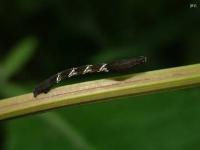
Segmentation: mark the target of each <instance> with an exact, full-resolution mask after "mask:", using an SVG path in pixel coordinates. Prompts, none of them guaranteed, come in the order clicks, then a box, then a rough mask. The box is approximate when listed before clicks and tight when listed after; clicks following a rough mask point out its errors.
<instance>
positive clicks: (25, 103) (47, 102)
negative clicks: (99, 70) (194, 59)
mask: <svg viewBox="0 0 200 150" xmlns="http://www.w3.org/2000/svg"><path fill="white" fill-rule="evenodd" d="M193 85H200V64H194V65H188V66H182V67H175V68H169V69H162V70H155V71H148V72H143V73H136V74H130V75H125V76H119V77H115V78H109V79H101V80H95V81H89V82H83V83H78V84H72V85H66V86H62V87H58V88H55V89H52V90H51V91H50V92H49V93H47V94H41V95H38V96H37V97H36V98H34V97H33V94H32V93H29V94H25V95H21V96H16V97H12V98H7V99H3V100H0V120H4V119H8V118H12V117H17V116H22V115H26V114H30V113H34V112H39V111H44V110H48V109H54V108H58V107H62V106H68V105H74V104H80V103H90V102H94V101H101V100H107V99H111V98H116V97H122V96H127V95H139V94H147V93H150V92H157V91H161V90H167V89H178V88H182V87H188V86H193Z"/></svg>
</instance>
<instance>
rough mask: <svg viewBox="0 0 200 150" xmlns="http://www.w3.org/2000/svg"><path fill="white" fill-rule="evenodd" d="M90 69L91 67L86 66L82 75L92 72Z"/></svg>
mask: <svg viewBox="0 0 200 150" xmlns="http://www.w3.org/2000/svg"><path fill="white" fill-rule="evenodd" d="M91 67H92V65H86V68H85V70H84V71H83V74H86V73H89V72H92V69H91Z"/></svg>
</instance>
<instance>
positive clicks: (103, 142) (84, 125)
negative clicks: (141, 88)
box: [0, 0, 200, 150]
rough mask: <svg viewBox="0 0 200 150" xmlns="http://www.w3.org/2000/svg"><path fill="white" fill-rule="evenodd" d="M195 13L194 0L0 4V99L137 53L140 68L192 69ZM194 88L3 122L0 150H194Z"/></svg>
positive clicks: (199, 12) (197, 54) (199, 54)
mask: <svg viewBox="0 0 200 150" xmlns="http://www.w3.org/2000/svg"><path fill="white" fill-rule="evenodd" d="M191 4H197V7H196V8H190V6H191ZM199 16H200V4H199V3H198V2H195V1H192V2H184V1H180V0H177V1H172V0H171V1H167V0H166V1H156V0H155V1H139V0H136V1H131V0H123V1H114V0H110V1H104V0H103V1H92V0H86V1H81V0H77V1H73V0H66V1H64V0H57V1H46V0H40V1H34V0H18V1H15V0H14V1H12V2H10V1H6V0H1V1H0V22H1V23H0V33H1V34H0V97H2V98H3V97H9V96H14V95H17V94H22V93H26V92H27V91H29V92H30V91H31V90H32V88H33V87H34V86H35V85H36V84H37V83H38V82H40V81H41V80H43V79H44V78H46V77H48V76H50V75H51V74H54V73H56V72H58V71H60V70H63V69H65V68H68V67H72V66H76V65H82V64H88V63H99V62H104V61H111V60H114V59H120V58H127V57H134V56H138V55H145V56H147V57H148V64H146V65H145V66H144V67H141V70H152V69H159V68H165V67H172V66H179V65H187V64H192V63H198V62H199V60H200V51H199V49H200V43H199V40H200V34H199V33H200V32H199V26H200V19H199ZM92 78H96V77H95V76H94V77H92ZM78 80H79V79H78ZM81 80H82V79H81ZM83 80H84V79H83ZM69 82H70V83H71V82H74V81H69ZM199 91H200V90H199V88H198V87H197V88H194V89H186V90H183V91H174V92H166V93H159V94H153V95H147V96H140V97H128V98H123V99H121V100H119V101H111V102H108V103H97V104H90V105H85V106H73V107H70V108H63V109H60V110H57V111H53V112H51V113H46V114H42V115H36V116H27V117H26V118H22V119H16V120H11V121H8V122H6V123H5V124H3V123H1V124H0V125H1V126H0V127H1V131H2V132H0V133H1V134H0V138H2V139H4V140H1V141H2V142H1V143H0V144H1V145H0V149H5V150H18V149H19V150H23V149H37V150H40V149H49V150H51V149H87V150H88V149H176V150H177V149H199V148H200V144H199V142H198V141H199V140H200V138H199V134H198V133H199V126H200V121H199V117H198V116H199V113H200V112H199V110H200V104H199V97H200V92H199Z"/></svg>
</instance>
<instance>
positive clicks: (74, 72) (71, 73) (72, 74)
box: [68, 68, 78, 78]
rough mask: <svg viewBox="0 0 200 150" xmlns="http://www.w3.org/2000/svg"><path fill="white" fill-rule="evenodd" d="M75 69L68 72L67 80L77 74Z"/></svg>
mask: <svg viewBox="0 0 200 150" xmlns="http://www.w3.org/2000/svg"><path fill="white" fill-rule="evenodd" d="M76 69H77V68H72V70H71V72H70V73H69V75H68V77H69V78H70V77H72V76H75V75H77V74H78V73H77V72H76Z"/></svg>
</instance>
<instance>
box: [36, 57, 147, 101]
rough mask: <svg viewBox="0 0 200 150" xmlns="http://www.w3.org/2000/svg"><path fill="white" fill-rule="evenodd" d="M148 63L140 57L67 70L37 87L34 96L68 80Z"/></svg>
mask: <svg viewBox="0 0 200 150" xmlns="http://www.w3.org/2000/svg"><path fill="white" fill-rule="evenodd" d="M146 61H147V58H146V57H144V56H140V57H138V58H133V59H124V60H119V61H113V62H111V63H108V64H107V63H102V64H96V65H84V66H80V67H74V68H70V69H66V70H64V71H61V72H58V73H57V74H55V75H53V76H51V77H50V78H48V79H46V80H44V81H43V82H42V83H40V84H39V85H38V86H36V88H35V89H34V91H33V95H34V97H36V96H37V95H39V94H41V93H47V92H49V90H50V89H51V87H52V86H53V85H54V84H56V83H59V82H61V81H62V80H64V79H67V78H71V77H74V76H79V75H84V74H92V73H100V72H126V71H130V70H131V69H133V68H134V67H135V66H136V65H139V64H143V63H145V62H146Z"/></svg>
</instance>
